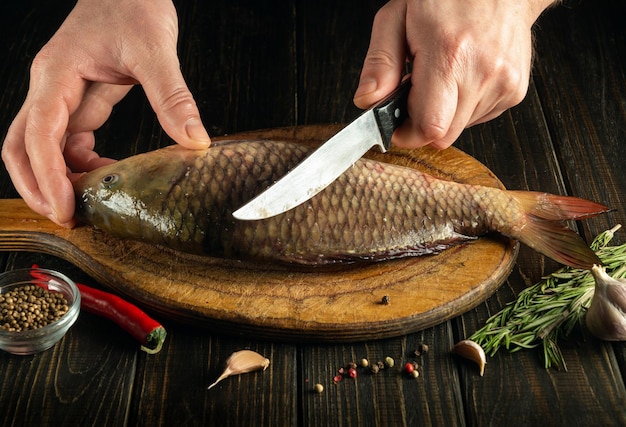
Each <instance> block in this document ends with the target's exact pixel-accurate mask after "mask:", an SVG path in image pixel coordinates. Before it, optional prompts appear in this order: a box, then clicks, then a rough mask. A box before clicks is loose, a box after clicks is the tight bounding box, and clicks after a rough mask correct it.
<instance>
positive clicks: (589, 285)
mask: <svg viewBox="0 0 626 427" xmlns="http://www.w3.org/2000/svg"><path fill="white" fill-rule="evenodd" d="M620 227H621V226H620V225H617V226H615V227H613V228H612V229H610V230H606V231H604V232H602V233H600V234H599V235H598V236H596V238H595V239H593V242H592V243H591V244H590V245H589V247H590V248H591V249H592V250H593V251H594V252H596V254H597V255H598V257H599V258H600V260H601V261H602V263H603V264H604V265H605V266H606V272H607V273H608V274H609V275H610V276H611V277H613V278H616V279H618V278H623V277H625V276H626V244H624V245H621V246H608V244H609V243H610V241H611V240H612V239H613V236H614V234H615V232H616V231H617V230H619V228H620ZM594 286H595V282H594V279H593V276H592V275H591V274H590V272H589V271H587V270H580V269H575V268H571V267H563V268H561V269H559V270H557V271H555V272H554V273H552V274H550V275H548V276H546V277H543V278H542V279H541V281H539V282H538V283H536V284H534V285H533V286H530V287H528V288H526V289H524V290H523V291H522V292H520V293H519V294H518V296H517V298H516V299H515V301H512V302H510V303H508V304H507V305H506V306H505V307H504V308H503V309H502V310H501V311H500V312H498V313H496V314H495V315H493V316H491V317H490V318H489V319H487V321H486V322H485V325H484V326H483V327H482V328H480V329H479V330H477V331H476V332H474V334H473V335H472V336H471V337H469V339H470V340H472V341H475V342H476V343H478V344H479V345H481V346H482V347H483V349H484V350H485V353H486V354H487V355H489V356H493V355H495V354H496V353H497V351H498V350H499V349H501V348H505V349H506V350H508V351H509V352H511V353H513V352H516V351H519V350H521V349H528V348H536V347H538V346H541V347H542V349H543V358H544V365H545V367H546V368H550V367H552V366H554V367H560V368H562V369H565V370H567V365H566V363H565V359H564V357H563V353H562V352H561V349H560V347H559V345H558V341H559V338H560V337H561V336H565V337H567V336H568V335H569V334H570V333H571V332H572V331H573V330H574V328H576V327H579V326H580V325H581V324H582V322H583V319H584V316H585V312H586V311H587V309H588V308H589V305H590V304H591V299H592V298H593V291H594Z"/></svg>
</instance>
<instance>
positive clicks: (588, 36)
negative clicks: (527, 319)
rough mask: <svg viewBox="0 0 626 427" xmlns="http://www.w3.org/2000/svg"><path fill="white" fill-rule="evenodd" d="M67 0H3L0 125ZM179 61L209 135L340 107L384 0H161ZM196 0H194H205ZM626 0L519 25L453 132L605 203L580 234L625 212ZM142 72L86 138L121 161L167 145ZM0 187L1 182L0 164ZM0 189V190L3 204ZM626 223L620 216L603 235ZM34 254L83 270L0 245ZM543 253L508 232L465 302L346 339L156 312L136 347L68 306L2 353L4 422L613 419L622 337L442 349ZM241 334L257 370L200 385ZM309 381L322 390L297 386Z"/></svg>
mask: <svg viewBox="0 0 626 427" xmlns="http://www.w3.org/2000/svg"><path fill="white" fill-rule="evenodd" d="M72 3H73V2H72V1H56V2H46V1H35V0H31V1H25V2H13V1H5V2H2V3H1V4H0V21H1V23H0V52H1V55H2V57H1V59H2V60H1V61H0V83H1V87H2V90H1V92H0V129H1V134H0V135H1V136H2V138H4V134H5V132H6V129H7V128H8V126H9V124H10V122H11V120H12V119H13V117H14V116H15V114H16V112H17V110H18V108H19V107H20V106H21V104H22V101H23V99H24V97H25V94H26V92H27V87H28V69H29V65H30V62H31V61H32V59H33V56H34V55H35V53H36V52H37V51H38V50H39V48H40V47H41V46H42V45H43V44H44V43H45V42H46V41H47V40H48V38H49V37H50V36H51V35H52V34H53V32H54V31H55V30H56V28H58V26H59V24H60V23H61V22H62V20H63V19H64V17H65V16H66V14H67V13H68V11H69V10H70V9H71V7H72ZM177 3H178V5H177V6H178V12H179V19H180V49H179V51H180V58H181V63H182V68H183V72H184V74H185V76H186V78H187V81H188V84H189V86H190V88H191V90H192V92H193V93H194V94H195V97H196V99H197V101H198V104H199V108H200V111H201V113H202V115H203V118H204V120H205V122H206V124H207V126H208V128H209V131H210V132H211V134H212V135H221V134H227V133H235V132H239V131H246V130H253V129H259V128H273V127H281V126H294V125H305V124H318V123H337V122H340V123H341V122H347V121H349V120H351V119H352V118H354V117H355V116H356V115H357V113H358V110H357V109H356V108H355V107H354V106H353V104H352V94H353V91H354V89H355V88H356V84H357V81H358V76H359V72H360V67H361V63H362V59H363V57H364V54H365V51H366V49H367V45H368V41H369V31H370V26H371V22H372V19H373V16H374V13H375V11H376V10H377V9H378V7H379V6H380V5H381V3H382V2H381V1H344V2H336V1H326V0H321V1H316V2H304V1H293V0H292V1H280V2H266V1H256V2H255V1H238V0H229V1H213V2H200V1H197V2H191V1H182V0H181V1H178V2H177ZM209 3H210V5H209ZM625 24H626V5H625V4H624V2H621V1H618V0H614V1H605V0H601V1H597V2H591V1H587V2H578V1H573V2H569V3H568V4H567V5H564V6H560V7H558V8H556V9H554V10H551V11H549V12H548V13H546V14H545V15H544V16H543V17H542V18H541V19H540V21H539V23H538V25H537V26H536V61H535V65H534V69H533V74H532V80H531V84H530V88H529V91H528V95H527V97H526V99H525V100H524V102H523V103H522V104H521V105H519V106H518V107H515V108H513V109H512V110H510V111H508V112H506V113H505V114H503V115H502V116H501V117H500V118H498V119H496V120H493V121H492V122H490V123H487V124H484V125H480V126H476V127H473V128H471V129H469V130H467V131H465V132H464V133H463V134H462V135H461V137H460V139H459V141H458V142H457V143H456V147H458V148H461V149H462V150H464V151H466V152H468V153H469V154H471V155H473V156H474V157H476V158H477V159H478V160H480V161H481V162H483V163H484V164H486V165H487V166H488V167H489V168H490V169H491V170H492V171H494V172H495V173H496V174H497V175H498V177H499V178H500V179H501V180H502V181H503V182H504V184H505V185H506V186H507V187H508V188H515V189H534V190H542V191H548V192H553V193H562V194H575V195H577V196H581V197H585V198H589V199H595V200H599V201H602V202H604V203H606V204H608V205H610V206H612V207H614V208H616V209H617V210H616V212H614V213H611V214H609V215H605V216H602V217H601V218H597V219H594V220H590V221H585V222H584V224H580V225H579V227H580V228H579V231H580V232H581V234H583V235H584V237H585V238H586V239H588V240H589V239H591V238H592V237H593V236H595V235H596V234H597V233H599V232H601V231H602V230H605V229H607V228H610V227H612V226H613V225H615V224H617V223H623V224H626V217H625V214H624V209H623V206H624V202H625V200H624V198H625V197H624V191H623V190H624V188H626V169H625V168H624V159H626V144H625V142H626V34H625V28H626V26H625ZM170 143H171V141H170V140H169V139H168V138H167V136H166V135H165V134H164V133H163V131H162V130H161V128H160V126H159V124H158V122H157V120H156V118H155V116H154V114H153V112H152V111H151V109H150V106H149V104H148V103H147V101H146V99H145V97H144V94H143V92H142V91H141V89H139V88H136V89H134V90H133V91H132V92H131V94H130V96H129V97H128V98H127V99H125V100H124V101H123V102H122V103H120V104H119V105H118V106H117V107H116V108H115V110H114V112H113V115H112V117H111V119H110V120H109V121H108V122H107V123H106V124H105V125H104V126H103V128H102V129H101V130H99V131H98V147H97V149H98V151H99V152H100V153H101V154H103V155H106V156H110V157H115V158H122V157H126V156H129V155H131V154H134V153H137V152H142V151H147V150H151V149H155V148H157V147H159V146H163V145H169V144H170ZM0 174H1V175H0V197H1V198H14V197H17V193H16V192H15V190H14V189H13V187H12V184H11V182H10V180H9V178H8V175H7V173H6V171H5V170H4V169H1V170H0ZM0 203H1V201H0ZM625 240H626V238H625V237H624V232H622V233H618V235H617V237H616V238H615V240H614V242H615V243H623V242H624V241H625ZM33 263H38V264H40V265H43V266H46V267H51V268H55V269H58V270H61V271H63V272H65V273H66V274H68V275H70V276H71V277H73V278H74V279H75V280H77V281H80V282H84V283H87V284H90V285H92V286H98V284H97V283H96V282H94V281H93V279H91V278H90V277H88V276H87V275H86V274H85V273H83V272H81V271H79V270H78V269H77V268H76V267H74V266H72V265H70V264H69V263H67V262H65V261H62V260H60V259H57V258H55V257H52V256H48V255H42V254H37V253H28V252H20V253H6V252H5V253H0V269H2V270H10V269H15V268H20V267H27V266H30V265H31V264H33ZM557 267H558V266H557V265H556V264H554V263H553V262H552V261H548V260H546V259H544V258H543V257H541V256H539V255H537V254H536V253H534V252H532V251H530V250H528V249H527V248H522V249H521V251H520V254H519V257H518V262H517V264H516V266H515V268H514V270H513V271H512V273H511V275H510V277H509V278H508V280H507V281H506V282H505V283H504V284H503V285H502V287H501V288H500V289H499V290H498V291H497V292H496V294H495V295H493V296H492V297H491V298H489V299H488V300H487V301H486V302H485V303H483V304H481V305H479V306H478V307H477V308H476V309H474V310H472V311H471V312H468V313H465V314H463V315H461V316H458V317H456V318H454V319H453V320H451V321H448V322H445V323H443V324H440V325H437V326H435V327H432V328H430V329H427V330H424V331H422V332H419V333H414V334H410V335H406V336H400V337H397V338H389V339H385V340H372V341H367V342H361V343H345V344H332V345H330V344H318V343H308V342H302V343H298V344H293V343H281V342H263V341H258V340H255V338H254V337H251V336H224V335H222V334H220V331H219V330H203V329H195V328H193V327H189V326H183V325H180V324H177V323H176V322H172V321H167V322H166V323H165V326H166V327H167V330H168V338H167V341H166V344H165V347H164V348H163V350H162V351H161V352H160V353H158V354H156V355H147V354H145V353H143V352H141V351H139V348H138V346H137V345H136V343H135V342H133V340H132V339H131V338H129V337H128V336H127V335H126V334H124V333H123V332H120V331H119V330H118V329H117V328H116V327H115V326H114V325H112V324H111V323H109V322H108V321H106V320H103V319H100V318H97V317H94V316H91V315H88V314H81V317H80V319H79V321H78V322H77V323H76V324H75V326H74V327H73V328H72V329H71V330H70V332H69V333H68V335H66V337H65V338H64V339H63V340H62V341H61V342H60V343H59V344H58V345H56V346H55V347H54V348H52V349H50V350H48V351H46V352H43V353H40V354H37V355H34V356H25V357H19V356H13V355H10V354H7V353H4V352H2V353H0V424H1V425H7V426H8V425H48V424H55V425H83V426H84V425H115V426H118V425H127V424H128V425H137V424H140V425H150V426H153V425H281V426H282V425H294V426H295V425H394V426H396V425H446V426H449V425H481V426H482V425H504V424H506V425H624V424H626V390H625V388H624V374H625V373H626V347H625V346H624V344H623V343H605V342H600V341H598V340H595V339H593V338H589V337H587V336H585V335H582V336H581V338H580V339H577V340H575V341H574V342H569V343H564V346H563V351H564V356H565V359H566V361H567V367H568V370H567V371H558V370H554V369H550V370H546V369H544V368H543V365H542V361H541V358H540V355H539V353H538V351H534V350H529V351H521V352H518V353H515V354H508V353H506V352H499V353H498V354H497V355H496V356H495V357H493V358H490V359H489V361H488V366H487V370H486V374H485V376H484V377H482V378H481V377H479V376H478V374H477V371H476V368H475V366H474V365H472V364H470V363H465V362H462V361H459V360H457V359H456V358H454V357H453V356H451V354H450V349H451V347H452V346H453V344H454V343H455V342H456V341H457V340H459V339H461V338H464V337H466V336H469V335H470V334H471V333H472V332H474V331H475V330H476V329H478V328H479V327H480V326H482V324H483V323H484V321H485V320H486V319H487V318H488V317H489V316H490V315H491V314H493V313H495V312H496V311H498V310H499V309H501V308H502V307H503V306H504V305H505V304H506V303H507V302H509V301H511V300H512V299H514V297H515V295H516V294H517V293H518V292H519V291H520V290H522V289H524V288H525V287H526V286H528V285H531V284H533V283H535V282H536V281H538V280H539V279H540V278H541V277H542V275H544V274H546V273H549V272H551V271H553V270H555V269H556V268H557ZM422 342H425V343H428V345H429V346H430V352H429V353H428V354H427V355H426V356H423V357H421V358H420V360H419V361H420V363H421V365H422V366H421V376H420V377H419V379H417V380H409V379H407V378H405V377H403V376H401V375H398V374H397V373H396V374H394V373H392V372H390V371H386V372H384V373H382V374H379V375H376V376H373V375H361V376H360V377H359V378H358V379H357V380H355V381H353V380H344V381H342V382H341V383H339V384H337V385H334V384H333V381H332V378H333V376H334V374H335V371H336V370H337V369H338V368H339V367H341V366H343V365H345V364H346V363H347V362H349V361H351V360H355V359H360V358H361V357H368V358H369V359H370V360H376V359H383V358H384V357H386V356H391V357H394V358H395V359H396V360H407V359H408V358H410V357H411V354H412V353H413V350H414V349H415V348H416V347H417V346H418V345H419V344H420V343H422ZM242 348H251V349H254V350H257V351H259V352H261V353H263V354H264V355H266V356H267V357H269V358H270V359H271V362H272V363H271V366H270V369H268V371H266V372H265V373H263V374H249V375H244V376H240V377H236V378H231V379H229V380H227V381H224V382H223V383H222V384H221V385H220V386H219V387H216V388H215V389H212V390H210V391H207V390H206V386H207V385H208V384H209V383H210V382H212V380H213V379H214V378H215V377H217V375H218V374H219V373H220V371H221V368H222V366H223V363H224V361H225V359H226V358H227V357H228V355H229V354H230V353H231V352H233V351H235V350H238V349H242ZM316 382H320V383H322V384H324V385H325V391H324V393H322V394H321V395H318V394H315V393H313V392H312V386H313V384H314V383H316Z"/></svg>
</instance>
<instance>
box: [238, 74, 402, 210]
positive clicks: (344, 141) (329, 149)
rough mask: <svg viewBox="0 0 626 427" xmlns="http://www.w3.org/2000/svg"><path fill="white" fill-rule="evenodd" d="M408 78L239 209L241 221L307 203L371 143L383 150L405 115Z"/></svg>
mask: <svg viewBox="0 0 626 427" xmlns="http://www.w3.org/2000/svg"><path fill="white" fill-rule="evenodd" d="M410 89H411V79H410V78H406V79H405V80H404V81H403V82H402V83H401V84H400V86H398V88H397V89H395V90H394V91H393V92H392V93H391V94H389V95H388V96H387V97H386V98H384V99H383V100H382V101H380V102H378V103H377V104H376V105H374V106H373V107H372V108H370V109H369V110H367V111H366V112H365V113H363V114H362V115H360V116H359V117H358V118H357V119H356V120H354V121H353V122H352V123H350V124H349V125H348V126H346V127H345V128H343V129H342V130H341V131H339V132H338V133H337V134H336V135H335V136H333V137H332V138H330V139H329V140H328V141H326V142H325V143H324V144H323V145H322V146H321V147H319V148H318V149H317V150H316V151H315V152H313V154H311V155H310V156H309V157H307V158H306V159H304V160H303V161H302V162H301V163H300V164H299V165H298V166H296V167H295V168H294V169H292V170H291V171H290V172H289V173H288V174H287V175H285V176H284V177H283V178H281V179H280V180H278V181H276V182H275V183H274V184H273V185H272V186H271V187H269V188H268V189H267V190H265V191H264V192H263V193H261V194H259V195H258V196H256V197H255V198H254V199H252V200H251V201H250V202H248V203H247V204H245V205H244V206H242V207H241V208H239V209H238V210H237V211H235V212H234V213H233V216H234V217H235V218H237V219H240V220H258V219H265V218H270V217H272V216H275V215H278V214H281V213H283V212H286V211H288V210H289V209H292V208H294V207H296V206H298V205H300V204H301V203H304V202H306V201H307V200H309V199H310V198H312V197H313V196H315V195H316V194H317V193H319V192H320V191H322V190H323V189H324V188H326V187H327V186H328V185H329V184H330V183H332V182H333V181H334V180H335V179H337V177H339V176H340V175H341V174H342V173H343V172H345V171H346V169H348V168H349V167H350V166H352V165H353V164H354V162H356V161H357V160H358V159H360V158H361V157H362V156H363V154H365V153H366V152H367V151H368V150H369V149H370V148H372V147H373V146H376V145H377V146H379V147H380V149H381V151H382V152H383V153H385V152H386V151H387V150H388V149H389V147H390V146H391V136H392V135H393V132H394V131H395V130H396V129H397V128H398V127H399V126H400V125H401V124H402V123H403V122H404V120H405V119H406V118H407V117H408V112H407V99H408V96H409V90H410Z"/></svg>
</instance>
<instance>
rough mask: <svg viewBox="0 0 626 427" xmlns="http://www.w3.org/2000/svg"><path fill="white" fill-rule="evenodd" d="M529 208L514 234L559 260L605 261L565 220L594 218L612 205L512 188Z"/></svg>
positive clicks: (577, 263)
mask: <svg viewBox="0 0 626 427" xmlns="http://www.w3.org/2000/svg"><path fill="white" fill-rule="evenodd" d="M511 194H512V195H513V196H515V197H516V198H517V199H518V200H519V202H520V203H521V205H522V208H523V209H524V211H525V212H526V223H525V225H524V226H523V227H522V229H521V230H520V232H519V233H518V235H517V236H514V237H515V238H517V239H519V240H521V241H522V242H523V243H524V244H526V245H528V246H530V247H531V248H533V249H535V250H536V251H538V252H540V253H542V254H544V255H546V256H548V257H550V258H552V259H554V260H555V261H557V262H560V263H562V264H565V265H568V266H570V267H574V268H581V269H584V270H588V269H590V268H591V267H592V266H593V265H594V264H598V265H600V264H602V262H601V261H600V259H599V258H598V256H597V255H596V254H595V253H594V252H593V251H592V250H591V249H590V248H589V246H588V245H587V244H586V243H585V241H584V240H583V239H582V238H581V237H580V236H579V235H578V234H577V233H576V232H574V231H572V230H571V229H569V228H568V227H567V226H566V225H565V224H564V223H563V222H562V221H567V220H578V219H585V218H591V217H593V216H596V215H599V214H601V213H605V212H608V211H609V210H610V209H609V208H607V207H606V206H604V205H601V204H599V203H596V202H592V201H590V200H585V199H580V198H578V197H571V196H557V195H553V194H546V193H538V192H526V191H512V192H511Z"/></svg>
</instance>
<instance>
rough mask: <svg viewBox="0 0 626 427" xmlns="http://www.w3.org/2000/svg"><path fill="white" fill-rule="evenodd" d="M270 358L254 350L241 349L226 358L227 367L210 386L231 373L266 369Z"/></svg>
mask: <svg viewBox="0 0 626 427" xmlns="http://www.w3.org/2000/svg"><path fill="white" fill-rule="evenodd" d="M269 365H270V360H269V359H267V358H265V357H264V356H262V355H260V354H259V353H257V352H255V351H252V350H240V351H236V352H234V353H233V354H231V355H230V357H229V358H228V359H227V360H226V369H224V372H223V373H222V375H220V376H219V378H218V379H217V380H215V382H214V383H213V384H211V385H210V386H209V388H211V387H213V386H215V385H216V384H217V383H219V382H220V381H222V380H223V379H224V378H226V377H230V376H231V375H239V374H245V373H246V372H252V371H258V370H260V369H263V370H266V369H267V367H268V366H269Z"/></svg>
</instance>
